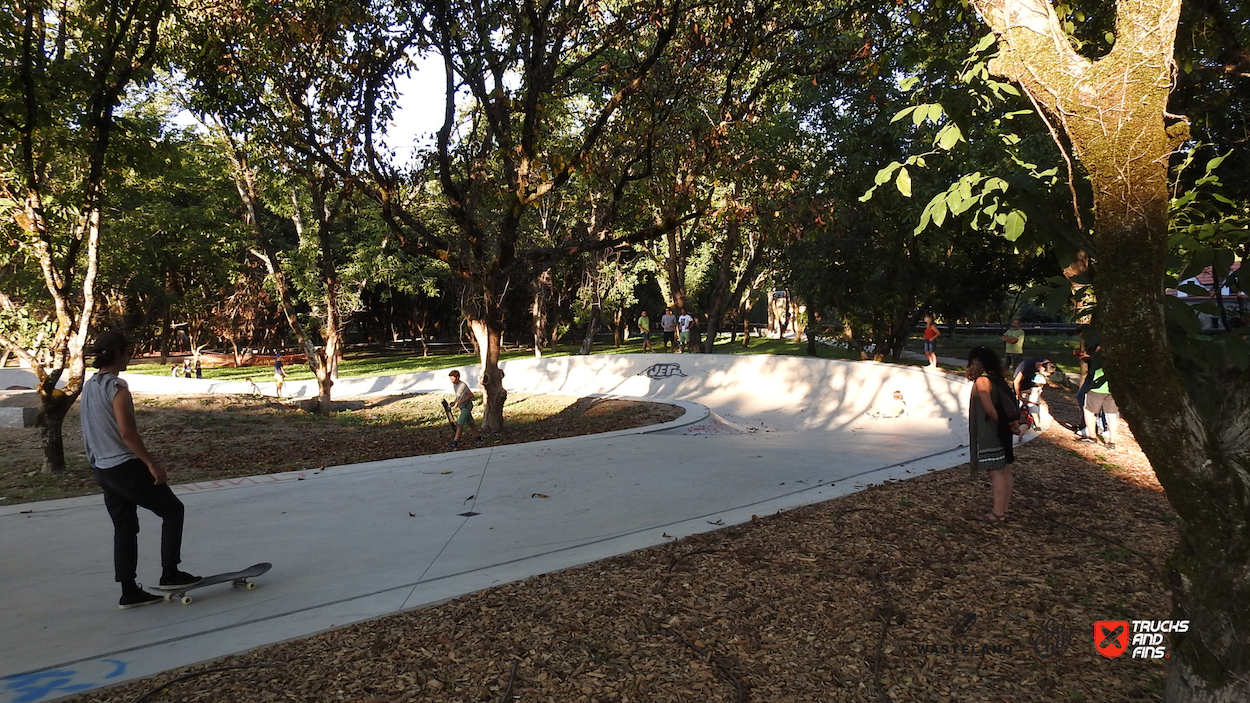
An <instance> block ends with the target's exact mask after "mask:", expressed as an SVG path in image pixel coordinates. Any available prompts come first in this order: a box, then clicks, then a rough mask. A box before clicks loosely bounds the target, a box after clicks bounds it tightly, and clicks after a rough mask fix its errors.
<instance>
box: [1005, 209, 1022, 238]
mask: <svg viewBox="0 0 1250 703" xmlns="http://www.w3.org/2000/svg"><path fill="white" fill-rule="evenodd" d="M1026 219H1027V218H1026V217H1025V216H1024V213H1023V212H1020V211H1019V210H1012V211H1011V212H1009V213H1007V220H1006V221H1005V222H1004V223H1003V236H1004V237H1006V238H1007V241H1009V242H1014V241H1016V240H1017V239H1019V238H1020V235H1022V234H1024V223H1025V221H1026Z"/></svg>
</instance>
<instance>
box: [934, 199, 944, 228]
mask: <svg viewBox="0 0 1250 703" xmlns="http://www.w3.org/2000/svg"><path fill="white" fill-rule="evenodd" d="M945 221H946V200H945V199H942V200H937V201H936V202H934V203H933V224H935V225H937V226H938V227H941V226H942V223H943V222H945Z"/></svg>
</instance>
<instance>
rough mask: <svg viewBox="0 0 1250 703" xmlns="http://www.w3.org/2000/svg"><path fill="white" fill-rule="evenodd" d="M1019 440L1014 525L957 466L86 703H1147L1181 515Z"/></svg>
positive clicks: (1059, 441) (1126, 469) (1087, 449)
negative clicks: (1121, 637) (1115, 623)
mask: <svg viewBox="0 0 1250 703" xmlns="http://www.w3.org/2000/svg"><path fill="white" fill-rule="evenodd" d="M1048 395H1049V396H1050V401H1051V404H1052V409H1053V410H1054V412H1055V414H1056V415H1057V418H1058V419H1059V420H1060V424H1058V425H1056V426H1054V427H1052V428H1051V430H1050V431H1049V432H1048V433H1047V434H1045V435H1043V437H1042V438H1040V439H1039V440H1037V441H1034V442H1032V443H1030V444H1028V445H1026V446H1025V447H1023V448H1022V449H1021V450H1020V451H1019V454H1018V463H1017V464H1016V469H1015V475H1016V487H1015V496H1016V499H1015V503H1014V504H1013V506H1012V509H1011V517H1010V520H1009V522H1007V523H1006V524H1002V525H987V524H982V523H979V522H974V521H971V520H969V519H968V516H969V515H972V514H976V513H983V512H985V510H986V509H987V508H988V505H989V484H988V481H987V480H986V479H985V478H984V476H982V477H979V478H977V479H976V480H975V481H971V482H970V481H969V479H968V470H967V467H966V466H965V467H958V468H955V469H950V470H946V471H941V472H936V473H932V474H928V475H925V476H921V477H919V478H915V479H912V480H908V481H901V482H890V483H887V484H886V485H881V486H874V487H871V488H869V489H868V490H865V491H863V492H861V493H857V494H855V495H851V496H847V497H844V498H840V499H836V500H833V501H829V502H826V503H820V504H816V505H811V506H807V507H804V508H801V509H796V510H791V511H788V512H784V513H780V514H776V515H767V516H759V517H758V518H756V519H753V520H752V521H751V522H750V523H747V524H742V525H736V526H732V527H726V528H724V529H721V530H718V531H715V532H709V533H706V534H702V535H696V536H691V537H688V538H685V539H682V540H678V541H675V542H673V543H670V544H665V545H660V546H657V547H653V548H650V549H645V550H641V551H638V552H634V553H631V554H626V555H624V556H620V557H616V558H612V559H607V560H604V561H601V562H596V563H593V564H589V565H586V566H582V567H579V568H575V569H569V570H567V571H562V572H558V573H553V574H547V575H544V576H536V577H532V578H529V579H526V580H525V581H522V582H518V583H514V584H509V585H505V586H500V587H497V588H492V589H489V590H486V591H481V592H478V593H474V594H470V595H467V596H463V597H461V598H456V599H454V600H451V601H449V602H446V603H443V604H441V605H438V606H436V607H429V608H425V609H423V610H418V611H413V612H409V613H404V614H401V615H395V616H391V617H386V618H382V619H379V620H374V621H370V622H365V623H361V624H357V625H353V626H350V627H345V628H342V629H338V630H334V631H331V632H326V633H323V634H320V635H317V636H314V637H310V638H306V639H302V640H297V641H292V642H287V643H284V644H279V645H274V646H270V647H265V648H263V649H259V650H256V651H253V652H251V653H248V654H243V655H239V656H232V657H228V658H226V659H223V660H219V661H214V662H211V663H206V664H203V665H199V666H196V667H190V668H188V669H184V670H179V671H171V672H167V673H165V674H163V675H160V676H156V677H153V678H151V679H147V680H141V681H134V682H131V683H127V684H125V685H122V686H119V687H116V688H112V689H107V690H101V691H96V692H93V693H90V694H87V695H85V696H83V697H81V698H80V699H78V700H80V701H84V702H85V701H99V702H104V701H110V702H122V701H130V702H133V701H237V702H251V701H266V702H267V701H361V702H367V703H401V702H409V701H411V702H414V703H415V702H418V701H437V702H451V701H498V702H500V703H504V702H506V701H532V702H535V703H573V702H576V701H586V702H596V703H597V702H603V701H611V702H613V703H615V702H626V701H647V702H656V703H669V702H675V701H776V702H779V703H780V702H790V701H864V702H871V701H877V702H880V701H946V700H955V701H1020V702H1026V701H1038V702H1040V701H1100V702H1104V701H1105V702H1118V701H1157V700H1161V699H1162V688H1163V679H1164V675H1165V671H1166V668H1165V667H1166V660H1158V661H1149V660H1140V659H1138V660H1134V659H1129V658H1128V657H1121V658H1119V659H1106V658H1104V657H1102V656H1100V655H1099V654H1098V653H1097V652H1096V651H1095V649H1094V644H1093V641H1092V640H1093V635H1092V632H1093V623H1094V621H1095V620H1100V619H1147V618H1151V619H1153V618H1166V617H1167V616H1168V614H1169V611H1170V599H1169V594H1168V593H1167V591H1166V590H1165V588H1164V586H1163V584H1162V581H1161V578H1160V568H1161V566H1162V564H1163V562H1164V559H1165V557H1166V556H1167V554H1168V553H1169V552H1170V551H1171V550H1172V548H1173V546H1174V544H1175V540H1176V538H1175V523H1176V517H1175V515H1174V513H1173V511H1172V510H1171V508H1170V507H1169V505H1168V503H1167V500H1166V499H1165V497H1164V494H1163V493H1162V491H1161V489H1160V487H1159V485H1158V483H1157V481H1156V480H1155V477H1154V473H1153V472H1152V470H1151V468H1150V465H1149V464H1148V463H1147V461H1146V459H1145V458H1144V457H1143V455H1142V454H1141V452H1140V450H1139V449H1138V447H1137V444H1136V442H1135V441H1134V440H1133V438H1132V436H1131V434H1129V433H1128V432H1123V433H1122V436H1121V438H1120V440H1119V442H1118V443H1117V444H1118V449H1117V450H1116V451H1114V452H1113V451H1108V450H1106V449H1105V448H1102V447H1101V446H1096V445H1084V444H1078V443H1076V442H1074V441H1073V440H1072V435H1071V432H1070V430H1068V429H1066V428H1065V427H1064V424H1069V425H1070V424H1071V423H1072V422H1073V420H1074V419H1075V408H1074V406H1073V405H1072V401H1071V396H1070V395H1067V396H1065V395H1063V393H1062V392H1060V391H1058V390H1057V389H1053V388H1052V389H1051V390H1049V391H1048Z"/></svg>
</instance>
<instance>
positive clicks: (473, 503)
mask: <svg viewBox="0 0 1250 703" xmlns="http://www.w3.org/2000/svg"><path fill="white" fill-rule="evenodd" d="M494 457H495V448H494V447H491V448H490V453H489V454H487V455H486V464H484V465H483V466H482V475H481V476H479V477H478V479H477V490H475V491H473V495H471V496H469V498H468V499H467V500H466V501H465V502H466V503H469V509H468V510H467V511H465V512H468V513H471V512H473V508H474V507H476V506H477V497H478V496H479V495H481V494H482V484H483V482H485V481H486V470H487V469H489V468H490V460H491V459H493V458H494ZM469 517H471V516H465V517H464V518H463V519H461V521H460V524H459V525H457V526H456V531H455V532H452V533H451V536H450V537H448V538H447V541H446V542H444V543H443V546H442V547H439V550H438V554H435V555H434V558H433V559H431V560H430V563H429V564H426V566H425V570H423V571H422V572H421V575H420V576H418V577H417V581H416V583H414V584H412V590H410V591H408V595H407V596H405V597H404V602H403V604H402V605H400V606H399V609H400V610H404V609H406V608H407V607H408V601H410V600H412V596H413V594H415V593H416V592H417V587H418V586H420V585H421V583H422V582H424V581H425V575H426V574H428V573H429V572H430V569H432V568H434V564H436V563H437V562H438V559H439V557H441V556H443V552H445V551H447V547H449V546H451V543H452V540H454V539H456V535H458V534H460V530H461V529H462V528H463V527H464V526H465V524H466V523H467V522H469Z"/></svg>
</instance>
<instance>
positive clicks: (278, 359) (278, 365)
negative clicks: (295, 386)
mask: <svg viewBox="0 0 1250 703" xmlns="http://www.w3.org/2000/svg"><path fill="white" fill-rule="evenodd" d="M273 383H274V386H275V387H277V389H278V397H279V398H281V397H282V386H283V385H284V384H285V383H286V367H284V366H283V365H282V354H280V353H279V354H274V355H273Z"/></svg>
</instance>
